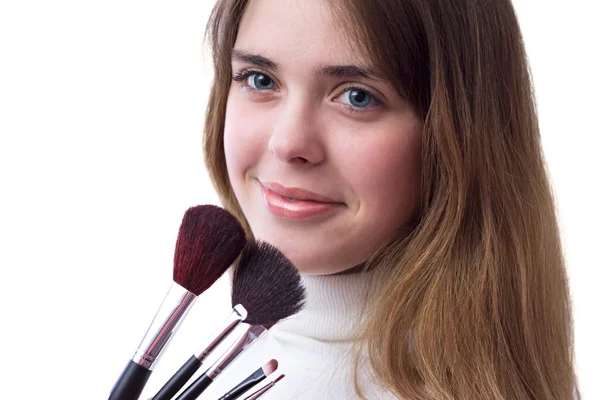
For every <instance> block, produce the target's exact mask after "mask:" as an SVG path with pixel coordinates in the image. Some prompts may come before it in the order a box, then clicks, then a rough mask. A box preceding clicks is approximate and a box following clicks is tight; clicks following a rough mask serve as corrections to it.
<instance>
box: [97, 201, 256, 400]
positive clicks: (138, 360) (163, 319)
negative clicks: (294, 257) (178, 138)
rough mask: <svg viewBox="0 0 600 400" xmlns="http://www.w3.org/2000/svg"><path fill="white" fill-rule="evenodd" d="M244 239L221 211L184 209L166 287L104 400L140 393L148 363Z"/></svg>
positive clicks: (127, 398)
mask: <svg viewBox="0 0 600 400" xmlns="http://www.w3.org/2000/svg"><path fill="white" fill-rule="evenodd" d="M245 243H246V237H245V234H244V230H243V228H242V226H241V225H240V223H239V221H238V220H237V219H236V218H235V217H234V216H233V215H231V214H230V213H229V212H227V211H225V210H224V209H222V208H220V207H216V206H211V205H203V206H197V207H192V208H190V209H188V210H187V211H186V213H185V214H184V216H183V221H182V222H181V226H180V228H179V234H178V236H177V243H176V245H175V257H174V263H173V264H174V265H173V283H172V285H171V288H170V289H169V291H168V292H167V294H166V296H165V298H164V300H163V302H162V304H161V306H160V308H159V309H158V311H157V313H156V315H155V316H154V319H153V320H152V323H151V324H150V327H149V328H148V330H147V331H146V334H145V335H144V337H143V339H142V341H141V343H140V345H139V346H138V349H137V351H136V352H135V354H134V356H133V357H132V359H131V360H129V363H128V364H127V366H126V367H125V369H124V370H123V372H122V373H121V375H120V377H119V379H118V380H117V382H116V383H115V385H114V387H113V389H112V391H111V394H110V397H109V400H136V399H137V398H138V397H139V396H140V394H141V392H142V390H143V388H144V386H145V385H146V382H147V381H148V378H149V377H150V374H151V373H152V367H153V366H154V365H155V364H156V362H157V360H158V357H159V356H160V354H161V352H162V350H163V349H164V348H165V346H166V345H167V344H168V342H169V340H170V339H171V338H172V337H173V335H174V334H175V332H176V331H177V328H178V327H179V325H180V323H181V321H182V320H183V319H184V318H185V316H186V315H187V312H188V311H189V309H190V307H191V306H192V304H193V303H194V301H195V300H196V298H197V297H198V296H199V295H200V294H201V293H203V292H204V291H205V290H206V289H208V288H209V287H210V286H211V285H212V284H213V283H214V282H215V281H216V280H217V279H219V277H221V276H222V275H223V273H224V272H225V271H226V270H227V268H229V266H230V265H231V264H232V263H233V261H234V260H235V259H236V258H237V257H238V255H239V254H240V252H241V250H242V249H243V247H244V245H245Z"/></svg>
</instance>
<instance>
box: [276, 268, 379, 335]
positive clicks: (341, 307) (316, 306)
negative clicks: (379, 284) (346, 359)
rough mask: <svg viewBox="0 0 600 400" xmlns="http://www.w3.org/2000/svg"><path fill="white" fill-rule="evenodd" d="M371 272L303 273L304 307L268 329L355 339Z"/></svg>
mask: <svg viewBox="0 0 600 400" xmlns="http://www.w3.org/2000/svg"><path fill="white" fill-rule="evenodd" d="M370 276H371V274H368V273H364V272H359V273H353V274H345V275H302V282H303V284H304V286H305V288H306V294H307V296H306V304H305V307H304V309H303V310H302V311H300V312H299V313H298V314H296V315H294V316H292V317H290V318H288V319H286V320H284V321H281V322H280V323H278V324H276V325H275V326H274V327H273V328H272V329H271V331H272V332H273V333H274V334H277V333H278V332H282V333H285V334H294V335H299V336H304V337H307V338H312V339H315V340H319V341H328V342H343V341H350V340H355V339H357V338H358V333H357V327H358V322H360V318H361V316H362V313H363V312H364V310H363V306H364V304H365V300H366V294H367V288H368V284H369V280H370Z"/></svg>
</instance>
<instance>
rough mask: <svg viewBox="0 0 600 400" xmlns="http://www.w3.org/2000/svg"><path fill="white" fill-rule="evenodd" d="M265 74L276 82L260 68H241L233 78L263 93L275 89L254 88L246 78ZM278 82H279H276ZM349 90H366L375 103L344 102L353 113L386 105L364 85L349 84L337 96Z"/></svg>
mask: <svg viewBox="0 0 600 400" xmlns="http://www.w3.org/2000/svg"><path fill="white" fill-rule="evenodd" d="M255 74H258V75H265V76H267V77H269V79H271V80H272V81H273V82H275V79H273V78H271V76H270V75H269V74H266V73H264V72H262V71H258V70H253V69H244V70H241V71H239V72H237V73H236V74H235V75H234V76H233V77H232V79H233V80H234V81H236V82H238V83H239V84H240V85H242V87H243V88H244V89H246V90H251V91H252V92H254V93H256V94H262V93H264V92H266V91H269V90H273V89H265V90H257V89H254V88H253V87H251V86H250V85H248V84H247V83H246V79H248V77H250V76H252V75H255ZM275 84H277V83H275ZM349 90H360V91H361V92H364V93H366V94H368V95H369V96H371V100H372V101H373V103H374V105H373V107H367V108H363V107H354V106H351V105H348V104H343V105H344V106H345V107H346V108H347V109H348V111H350V112H351V113H353V112H369V111H373V108H377V107H385V105H384V104H383V102H382V101H381V100H379V98H378V97H377V96H375V95H374V94H373V93H371V91H369V90H366V89H365V88H363V87H360V86H357V85H348V86H345V87H344V89H343V90H342V92H341V93H340V94H339V95H338V96H337V97H339V96H341V95H342V94H343V93H346V92H347V91H349Z"/></svg>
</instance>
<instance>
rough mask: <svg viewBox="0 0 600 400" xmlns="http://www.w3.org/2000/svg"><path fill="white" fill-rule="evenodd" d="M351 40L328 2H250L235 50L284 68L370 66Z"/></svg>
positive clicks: (252, 0)
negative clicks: (260, 56)
mask: <svg viewBox="0 0 600 400" xmlns="http://www.w3.org/2000/svg"><path fill="white" fill-rule="evenodd" d="M350 39H351V38H350V37H349V36H348V34H347V32H346V30H345V29H342V27H341V26H340V24H339V22H338V21H337V20H336V19H334V17H333V14H332V12H331V9H330V7H329V4H328V1H327V0H250V1H249V2H248V5H247V7H246V10H245V11H244V14H243V16H242V20H241V22H240V26H239V30H238V36H237V39H236V44H235V48H236V49H242V50H248V51H251V52H254V53H259V54H261V55H265V56H267V57H269V58H273V59H275V60H276V61H277V62H278V63H280V64H281V65H282V66H283V67H300V66H304V65H326V64H357V63H360V64H364V65H365V66H367V65H368V63H366V62H361V61H364V60H362V57H361V56H360V55H359V54H358V52H356V51H354V47H353V46H352V40H350Z"/></svg>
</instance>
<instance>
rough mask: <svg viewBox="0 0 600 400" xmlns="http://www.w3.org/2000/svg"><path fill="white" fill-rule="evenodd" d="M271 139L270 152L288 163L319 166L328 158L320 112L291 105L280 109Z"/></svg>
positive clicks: (307, 107)
mask: <svg viewBox="0 0 600 400" xmlns="http://www.w3.org/2000/svg"><path fill="white" fill-rule="evenodd" d="M279 111H280V112H279V115H278V117H277V120H276V121H275V125H273V126H272V128H271V129H272V132H271V136H270V138H269V151H270V152H271V153H273V155H274V156H275V157H276V158H277V159H278V160H280V161H281V162H284V163H288V164H296V165H302V164H319V163H321V162H322V161H323V160H324V159H325V144H324V142H323V138H322V137H321V135H320V132H319V129H318V127H317V125H318V124H317V118H316V112H317V111H316V110H315V109H313V108H311V107H310V106H306V105H302V104H299V102H296V103H291V102H290V103H288V104H287V105H286V106H284V107H282V108H281V109H280V110H279Z"/></svg>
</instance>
